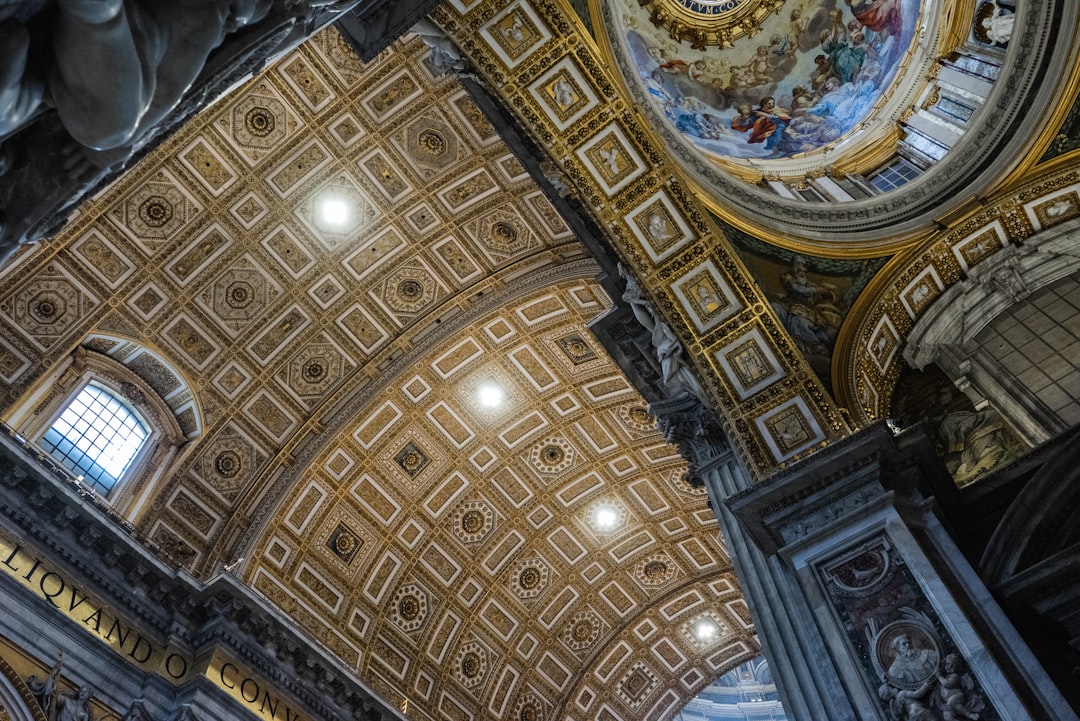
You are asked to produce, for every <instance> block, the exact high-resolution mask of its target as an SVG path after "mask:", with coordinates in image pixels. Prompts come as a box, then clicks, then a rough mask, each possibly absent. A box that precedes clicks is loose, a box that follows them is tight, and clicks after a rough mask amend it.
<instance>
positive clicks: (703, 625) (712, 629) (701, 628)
mask: <svg viewBox="0 0 1080 721" xmlns="http://www.w3.org/2000/svg"><path fill="white" fill-rule="evenodd" d="M719 630H720V629H719V627H718V626H717V625H716V622H715V621H713V620H712V619H708V618H703V619H701V620H700V621H698V622H697V623H695V624H694V637H695V638H696V639H697V640H698V641H701V642H702V643H705V642H707V641H712V640H713V639H714V638H716V634H717V632H718V631H719Z"/></svg>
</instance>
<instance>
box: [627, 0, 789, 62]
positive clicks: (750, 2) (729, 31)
mask: <svg viewBox="0 0 1080 721" xmlns="http://www.w3.org/2000/svg"><path fill="white" fill-rule="evenodd" d="M638 2H639V3H640V4H641V6H642V7H643V8H645V9H646V10H648V11H649V20H650V21H651V22H652V24H653V25H655V26H657V27H661V26H663V27H664V28H665V29H666V30H667V31H668V34H669V35H670V36H671V39H672V40H674V41H675V42H679V43H681V42H687V43H689V44H690V47H691V48H693V49H694V50H704V49H705V48H706V47H708V46H709V45H718V46H720V47H721V48H729V47H731V46H732V45H733V44H734V43H735V41H736V40H738V39H739V38H742V37H753V36H754V35H756V34H757V32H758V31H759V30H760V29H761V23H762V22H764V20H765V18H767V17H768V16H769V15H770V14H772V13H775V12H777V11H779V10H780V8H781V7H782V6H783V5H784V0H638Z"/></svg>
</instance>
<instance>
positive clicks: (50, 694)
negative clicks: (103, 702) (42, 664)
mask: <svg viewBox="0 0 1080 721" xmlns="http://www.w3.org/2000/svg"><path fill="white" fill-rule="evenodd" d="M63 667H64V655H63V654H60V655H59V656H57V657H56V663H55V664H54V665H53V667H52V668H51V669H50V670H49V675H48V676H46V677H45V678H43V679H39V678H38V677H37V676H31V677H30V678H29V679H27V682H26V685H27V686H28V687H29V688H30V693H32V694H33V695H34V697H35V698H36V699H37V700H38V704H39V705H40V706H41V711H42V713H43V714H44V716H45V718H46V719H47V721H94V710H93V708H92V707H91V706H90V695H91V694H92V693H93V689H92V688H90V687H89V686H85V685H84V686H80V687H79V690H78V691H75V692H72V691H61V690H60V671H61V669H63Z"/></svg>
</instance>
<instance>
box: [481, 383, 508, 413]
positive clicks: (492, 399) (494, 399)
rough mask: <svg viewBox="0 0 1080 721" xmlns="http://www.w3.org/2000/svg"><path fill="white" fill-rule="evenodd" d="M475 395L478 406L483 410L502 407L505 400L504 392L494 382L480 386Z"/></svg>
mask: <svg viewBox="0 0 1080 721" xmlns="http://www.w3.org/2000/svg"><path fill="white" fill-rule="evenodd" d="M477 395H478V396H479V398H480V405H482V406H484V407H485V408H496V407H498V406H500V405H502V402H503V399H504V398H506V391H504V390H503V389H502V388H501V387H500V386H499V385H498V384H496V383H495V382H493V381H488V382H487V383H484V384H483V385H481V386H480V388H479V389H478V390H477Z"/></svg>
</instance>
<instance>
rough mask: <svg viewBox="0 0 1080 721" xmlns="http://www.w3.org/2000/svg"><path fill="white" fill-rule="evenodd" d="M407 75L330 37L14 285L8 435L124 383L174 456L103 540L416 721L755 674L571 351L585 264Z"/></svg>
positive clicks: (484, 135)
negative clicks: (113, 540) (235, 600)
mask: <svg viewBox="0 0 1080 721" xmlns="http://www.w3.org/2000/svg"><path fill="white" fill-rule="evenodd" d="M426 54H427V48H426V47H425V46H424V45H423V43H421V42H420V41H419V40H417V39H412V40H411V41H408V42H406V43H403V44H398V45H397V46H395V48H394V49H393V50H392V51H387V52H386V53H384V54H383V55H382V56H380V58H379V59H378V60H377V61H376V62H374V63H372V64H370V65H367V66H364V65H362V64H360V63H359V61H357V60H356V59H355V57H354V56H353V55H352V53H351V50H350V49H349V48H348V47H347V46H346V44H345V43H344V42H343V41H342V40H341V39H340V38H339V37H338V35H337V34H336V33H335V32H333V31H329V32H325V33H322V34H320V35H318V36H317V37H316V38H314V39H313V40H312V41H311V42H309V43H308V44H306V45H305V46H304V47H302V48H301V49H299V50H297V51H296V52H294V53H292V54H290V55H288V56H287V57H285V58H283V59H282V60H281V61H279V62H278V63H277V64H276V65H275V66H273V67H272V68H270V69H269V70H267V71H266V72H265V73H263V74H262V75H260V76H259V77H258V78H257V79H255V80H254V81H252V82H250V83H248V84H247V85H245V86H244V87H242V88H240V89H239V90H238V91H236V92H235V93H234V94H233V95H231V96H230V97H229V98H227V99H225V100H223V101H222V102H220V103H218V104H217V105H215V106H213V107H212V108H211V109H209V110H208V111H206V112H204V113H203V114H202V115H200V116H199V117H197V118H196V119H195V120H194V121H193V122H192V123H191V124H189V126H187V127H186V128H184V129H183V130H182V131H180V132H179V133H177V134H176V135H175V136H174V137H173V138H171V139H170V140H169V141H168V142H167V143H166V144H165V145H163V146H162V147H161V148H159V149H158V150H157V151H156V152H155V153H154V154H153V155H151V156H150V157H148V158H147V159H146V160H145V161H144V162H142V163H141V164H140V165H138V166H137V167H136V168H134V169H133V170H132V171H130V172H128V173H127V174H126V175H125V176H124V177H123V178H122V179H121V180H120V181H118V182H117V183H116V184H115V185H114V186H112V187H110V188H109V189H107V190H106V191H105V192H103V193H101V194H100V195H99V196H97V197H96V198H94V199H93V200H92V201H90V202H88V203H87V204H85V205H84V206H83V207H82V208H81V209H80V211H79V214H78V215H77V216H76V217H75V218H73V220H72V222H71V223H70V225H69V226H68V228H67V229H66V230H65V231H64V233H63V234H62V235H61V236H60V237H58V238H56V239H55V240H53V241H50V242H47V243H45V244H43V245H42V246H41V247H40V248H37V249H35V250H32V251H29V252H26V253H24V254H23V255H21V256H20V257H19V258H17V259H16V260H15V262H14V263H12V264H11V265H9V266H8V267H7V268H6V269H5V270H4V273H3V276H2V277H0V311H2V313H0V324H2V326H3V329H2V333H0V376H2V377H3V381H4V387H5V390H6V397H5V399H4V402H5V407H6V408H7V409H8V411H7V415H6V416H5V417H10V413H11V410H12V408H13V406H14V405H15V404H16V403H17V401H18V400H19V399H25V398H29V397H30V396H31V394H33V393H35V392H37V391H41V392H42V393H51V392H56V389H57V388H59V387H60V386H61V385H62V384H56V383H53V381H54V380H56V379H55V378H54V377H53V376H51V375H50V369H54V368H58V367H60V366H61V361H62V360H63V359H64V358H66V357H67V356H69V355H70V354H71V353H72V352H73V350H74V349H76V348H77V347H80V346H85V347H86V348H88V349H89V351H90V352H97V353H103V354H107V355H110V356H112V357H113V358H114V359H115V360H118V361H120V362H121V363H123V364H124V365H126V366H127V367H128V368H129V369H131V370H134V371H135V372H137V373H139V374H140V375H142V376H143V377H144V379H145V380H146V382H147V384H148V385H149V386H150V387H152V388H154V389H155V390H157V391H158V392H159V393H160V394H161V395H162V396H163V397H164V398H165V400H166V402H167V404H168V406H169V407H170V408H172V409H173V410H174V411H175V412H176V414H177V418H178V421H179V423H180V426H181V428H182V430H183V432H184V433H185V434H186V435H187V438H188V441H187V443H186V445H185V446H183V448H182V449H181V450H180V452H179V455H178V456H177V458H176V459H174V460H173V462H172V463H171V465H170V472H169V473H168V474H167V477H166V478H165V479H163V480H162V482H161V483H159V484H158V485H157V486H155V487H154V488H151V489H149V490H148V491H146V492H145V493H144V492H142V490H141V489H140V490H139V492H138V493H128V494H127V495H125V494H123V493H122V494H121V495H120V497H119V499H118V501H117V507H118V509H119V510H121V511H122V512H124V513H126V514H127V515H129V516H130V517H131V518H133V520H134V521H135V523H136V524H137V525H138V527H139V528H140V529H142V530H143V531H144V532H145V533H146V534H147V535H148V536H149V537H150V538H151V539H152V540H153V541H155V542H156V543H157V544H159V545H160V547H161V548H162V549H163V551H164V552H165V553H167V554H168V555H170V557H171V558H172V559H173V560H175V561H178V562H179V563H181V564H182V565H184V566H185V567H187V568H189V569H191V570H192V571H193V572H195V573H196V574H198V575H200V576H203V577H207V576H210V575H212V574H214V573H216V572H218V571H219V570H220V568H221V566H222V565H223V564H224V563H226V562H231V561H234V560H236V559H237V558H239V557H241V556H243V557H245V558H246V559H247V560H246V562H245V563H244V564H243V566H242V567H241V568H240V570H239V571H238V573H240V574H241V575H242V576H243V578H244V579H246V580H247V581H248V582H249V583H250V584H251V585H252V586H253V587H254V588H256V589H257V590H258V591H260V592H261V593H262V594H264V595H265V596H266V597H267V598H269V599H271V600H272V601H273V602H274V603H276V604H277V605H279V606H280V607H282V608H283V609H285V610H286V611H287V612H288V613H289V614H290V615H291V616H292V617H293V618H295V619H296V620H297V622H298V623H299V624H300V625H301V626H303V627H304V628H305V629H307V630H308V631H309V632H310V633H311V634H312V635H313V636H314V637H315V638H317V639H319V640H320V641H321V642H322V643H324V644H325V645H326V646H327V647H328V648H329V649H331V650H332V651H333V652H334V653H336V654H337V655H338V656H339V657H340V658H341V659H342V661H343V662H344V663H345V664H347V665H349V666H350V667H352V668H354V669H355V670H356V671H357V673H358V674H359V676H360V677H361V678H363V679H365V680H366V681H368V682H369V683H371V684H372V685H373V686H374V687H375V688H377V689H378V690H380V691H381V692H382V693H383V694H384V695H385V696H386V697H387V699H388V701H390V702H391V703H393V704H399V703H401V702H402V701H404V700H405V699H408V700H409V706H408V713H407V715H408V716H409V717H412V718H441V717H450V718H454V719H459V718H463V717H472V718H483V717H493V716H495V717H508V716H509V715H511V714H512V715H513V717H514V718H520V719H523V720H524V719H551V718H556V717H562V716H566V715H570V714H573V715H582V716H586V717H596V718H600V717H608V718H636V717H639V716H642V715H645V714H650V713H651V714H654V715H657V716H669V715H671V714H673V713H674V712H675V710H676V709H677V708H678V707H679V706H681V704H682V702H683V701H684V700H685V699H686V698H689V696H691V695H692V694H693V693H694V692H695V691H696V690H697V689H698V688H700V687H701V686H703V685H704V684H705V683H707V682H708V681H710V680H711V679H712V678H714V677H715V676H717V675H718V674H719V673H721V672H723V671H725V670H727V669H728V668H730V667H731V666H732V665H733V664H735V663H738V662H739V661H741V660H745V659H746V658H748V657H750V656H752V655H756V654H757V653H758V650H759V649H758V646H757V640H756V637H755V636H754V634H753V629H752V627H751V626H750V621H749V615H748V612H747V609H746V605H745V603H744V602H743V601H742V599H741V594H740V592H739V590H738V588H737V586H736V584H735V580H734V574H733V571H732V568H731V563H730V560H729V559H728V558H727V556H726V553H725V551H724V549H723V543H722V541H721V539H720V538H719V534H718V530H717V525H716V522H715V519H714V517H713V514H712V511H711V510H710V509H709V508H708V506H707V503H706V499H705V496H704V492H703V491H701V490H695V489H692V488H691V487H689V486H688V485H687V484H686V483H685V482H684V481H683V475H684V473H685V464H684V462H683V461H682V460H681V459H680V458H679V457H678V456H677V455H676V454H675V452H674V449H673V448H672V447H670V446H668V445H666V444H665V443H664V441H663V438H662V436H661V435H660V434H659V433H658V431H657V430H656V428H655V422H654V421H653V420H652V419H651V418H649V417H648V415H647V413H646V412H645V409H644V404H643V402H642V400H641V398H640V397H639V396H638V395H637V393H636V391H634V390H633V389H632V388H631V387H630V386H629V384H628V383H627V381H626V379H625V378H624V377H623V376H622V374H621V372H620V371H619V370H618V368H617V367H616V366H615V365H614V363H613V362H612V361H611V360H610V359H609V358H608V357H607V356H606V354H605V353H604V351H603V349H602V348H601V347H600V346H599V344H598V343H597V342H596V341H595V340H594V339H593V338H592V336H591V335H590V333H589V331H588V329H587V327H586V324H587V323H588V322H589V321H590V320H592V319H594V318H596V317H597V316H598V315H600V314H602V313H604V312H605V311H607V310H608V309H609V308H610V305H611V301H610V300H609V299H608V298H607V296H606V295H605V294H604V292H603V290H602V289H601V288H600V286H599V285H598V284H597V283H596V282H595V280H594V276H595V275H596V274H597V272H598V271H597V266H596V265H595V263H593V262H592V261H591V260H589V259H588V257H587V254H586V252H585V249H584V247H583V246H582V245H581V244H580V243H579V242H578V241H577V240H576V239H575V238H574V237H573V235H572V233H571V232H570V230H569V228H568V227H567V225H566V224H565V223H564V222H563V220H562V219H561V218H560V217H559V216H558V214H557V213H556V212H555V210H554V208H553V207H552V206H551V204H550V203H549V202H548V200H547V199H546V197H545V196H544V194H543V193H542V192H541V191H540V190H539V189H538V188H537V186H536V185H535V184H534V183H532V181H531V180H530V179H529V178H528V175H527V174H526V173H525V171H524V169H523V168H522V166H521V165H520V163H518V161H517V160H516V159H515V158H514V157H513V155H512V154H511V153H510V152H509V150H508V149H507V148H506V146H505V145H504V144H503V143H502V141H501V140H500V139H499V138H498V137H497V135H496V134H495V132H494V130H493V128H492V127H491V126H490V125H489V123H488V122H487V121H486V120H485V119H484V117H483V116H482V115H481V113H480V112H479V110H478V109H477V107H476V106H475V105H474V104H473V102H472V100H471V99H470V98H469V97H468V96H467V95H466V93H465V92H464V90H463V89H462V88H461V86H460V85H459V84H458V83H457V82H456V81H454V80H452V79H446V78H436V77H434V76H433V75H432V74H431V73H430V71H429V70H428V69H427V66H426V65H425V64H424V63H423V59H424V57H425V56H426ZM613 182H621V181H617V180H613ZM327 202H330V203H335V202H342V203H345V204H346V207H347V208H348V209H349V210H348V214H347V217H341V218H337V219H334V218H328V217H326V216H325V215H323V214H322V213H321V209H322V208H324V207H325V204H326V203H327ZM672 222H678V221H676V220H675V218H674V216H673V217H672ZM714 274H715V272H714ZM174 374H175V375H174ZM177 375H178V376H180V377H176V376H177ZM61 380H62V379H61ZM492 381H493V382H495V383H497V384H498V385H499V386H500V387H501V388H502V389H504V391H505V392H506V394H507V398H506V402H505V404H504V406H502V407H499V408H496V409H486V408H484V407H482V406H480V405H479V404H478V401H477V400H476V398H477V396H476V392H477V390H478V387H479V386H480V385H481V384H482V383H485V382H492ZM602 504H608V505H609V506H610V509H611V510H612V511H613V512H614V515H615V517H616V519H617V521H618V525H617V527H615V528H614V529H611V530H605V529H603V528H600V527H599V526H598V513H599V512H600V510H601V505H602ZM706 618H709V619H711V620H712V621H714V622H715V623H716V627H717V633H716V634H715V636H713V637H712V638H710V639H708V640H706V641H698V640H696V639H695V637H694V636H693V635H692V634H691V632H690V628H691V625H692V624H695V623H698V622H700V621H701V620H703V619H706Z"/></svg>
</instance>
